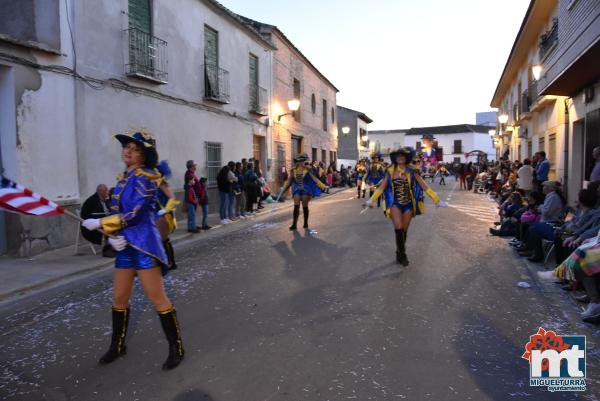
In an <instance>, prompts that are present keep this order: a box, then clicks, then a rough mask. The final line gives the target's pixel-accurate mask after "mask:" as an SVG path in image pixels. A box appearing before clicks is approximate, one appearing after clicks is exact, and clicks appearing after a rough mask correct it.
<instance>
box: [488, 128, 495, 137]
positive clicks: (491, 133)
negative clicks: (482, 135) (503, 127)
mask: <svg viewBox="0 0 600 401" xmlns="http://www.w3.org/2000/svg"><path fill="white" fill-rule="evenodd" d="M488 134H490V136H491V137H492V138H493V137H494V135H496V130H495V129H491V130H489V131H488Z"/></svg>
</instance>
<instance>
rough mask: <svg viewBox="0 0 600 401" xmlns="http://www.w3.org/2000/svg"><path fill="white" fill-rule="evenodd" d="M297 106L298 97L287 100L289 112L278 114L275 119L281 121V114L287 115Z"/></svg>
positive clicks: (297, 107) (298, 105) (296, 109)
mask: <svg viewBox="0 0 600 401" xmlns="http://www.w3.org/2000/svg"><path fill="white" fill-rule="evenodd" d="M299 108H300V100H298V99H290V100H288V109H289V110H290V112H289V113H285V114H280V115H279V117H277V121H281V117H283V116H289V115H290V114H292V113H293V112H295V111H298V109H299Z"/></svg>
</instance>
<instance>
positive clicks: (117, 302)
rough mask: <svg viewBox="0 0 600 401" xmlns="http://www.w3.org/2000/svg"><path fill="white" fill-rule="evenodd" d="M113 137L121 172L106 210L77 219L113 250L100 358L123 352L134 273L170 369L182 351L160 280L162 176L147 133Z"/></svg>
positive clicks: (106, 359)
mask: <svg viewBox="0 0 600 401" xmlns="http://www.w3.org/2000/svg"><path fill="white" fill-rule="evenodd" d="M115 137H116V138H117V139H118V140H119V142H121V145H122V147H123V150H122V153H121V157H122V159H123V162H124V163H125V166H126V171H125V173H124V174H123V175H122V176H121V177H119V182H118V183H117V185H116V187H115V190H114V192H113V195H112V197H111V214H110V216H108V217H104V218H102V219H88V220H85V221H83V223H82V225H83V226H84V227H85V228H87V229H89V230H93V229H101V230H102V231H103V232H105V233H107V234H109V235H110V236H111V237H110V238H109V243H110V244H111V246H112V247H113V248H114V249H115V251H117V257H116V260H115V274H114V286H113V293H114V300H113V308H112V325H113V333H112V339H111V343H110V347H109V349H108V351H107V352H106V353H105V354H104V355H103V356H102V357H101V358H100V361H99V362H100V364H108V363H111V362H113V361H115V360H116V359H117V358H118V357H120V356H122V355H124V354H125V353H126V346H125V337H126V335H127V324H128V321H129V311H130V309H129V299H130V298H131V292H132V290H133V281H134V279H135V277H136V276H137V277H138V278H139V280H140V282H141V284H142V287H143V288H144V292H145V293H146V296H147V297H148V298H149V299H150V301H151V302H152V304H153V305H154V308H155V309H156V311H157V312H158V315H159V318H160V322H161V325H162V328H163V330H164V332H165V336H166V338H167V341H168V343H169V355H168V357H167V359H166V361H165V362H164V364H163V369H165V370H168V369H173V368H175V367H176V366H177V365H179V363H180V362H181V360H182V359H183V355H184V351H183V343H182V340H181V335H180V331H179V322H178V320H177V314H176V312H175V308H174V307H173V304H171V301H169V298H168V297H167V295H166V293H165V289H164V285H163V275H164V274H166V272H167V271H168V268H167V266H168V261H167V255H166V254H165V250H164V248H163V243H162V240H161V237H160V234H159V231H158V229H157V227H156V218H157V211H156V207H157V193H158V186H159V185H160V183H161V181H162V175H161V174H160V173H159V172H158V171H157V170H156V165H157V162H158V153H157V151H156V143H155V141H154V139H153V138H152V136H151V135H150V134H149V133H146V132H128V133H126V134H120V135H116V136H115Z"/></svg>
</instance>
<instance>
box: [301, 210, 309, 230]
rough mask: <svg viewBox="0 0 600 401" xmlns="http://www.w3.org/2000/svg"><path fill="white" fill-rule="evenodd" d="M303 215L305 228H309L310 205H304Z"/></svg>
mask: <svg viewBox="0 0 600 401" xmlns="http://www.w3.org/2000/svg"><path fill="white" fill-rule="evenodd" d="M302 215H303V216H304V228H308V206H302Z"/></svg>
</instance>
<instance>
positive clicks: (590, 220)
mask: <svg viewBox="0 0 600 401" xmlns="http://www.w3.org/2000/svg"><path fill="white" fill-rule="evenodd" d="M598 199H599V197H598V193H597V190H596V189H595V188H591V187H588V188H587V189H582V190H581V191H580V192H579V196H578V204H577V210H576V212H575V216H574V217H573V218H572V219H571V220H570V221H569V222H568V223H565V225H564V226H563V227H561V229H560V230H559V231H558V232H556V233H555V238H554V247H555V250H556V263H557V264H559V263H561V262H562V261H563V260H565V259H566V258H567V257H568V256H569V255H570V254H571V252H573V251H574V250H575V248H577V247H578V246H579V245H581V244H582V243H583V241H585V240H587V239H590V238H593V237H595V235H596V233H597V232H598V228H597V227H598V226H600V205H598Z"/></svg>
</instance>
